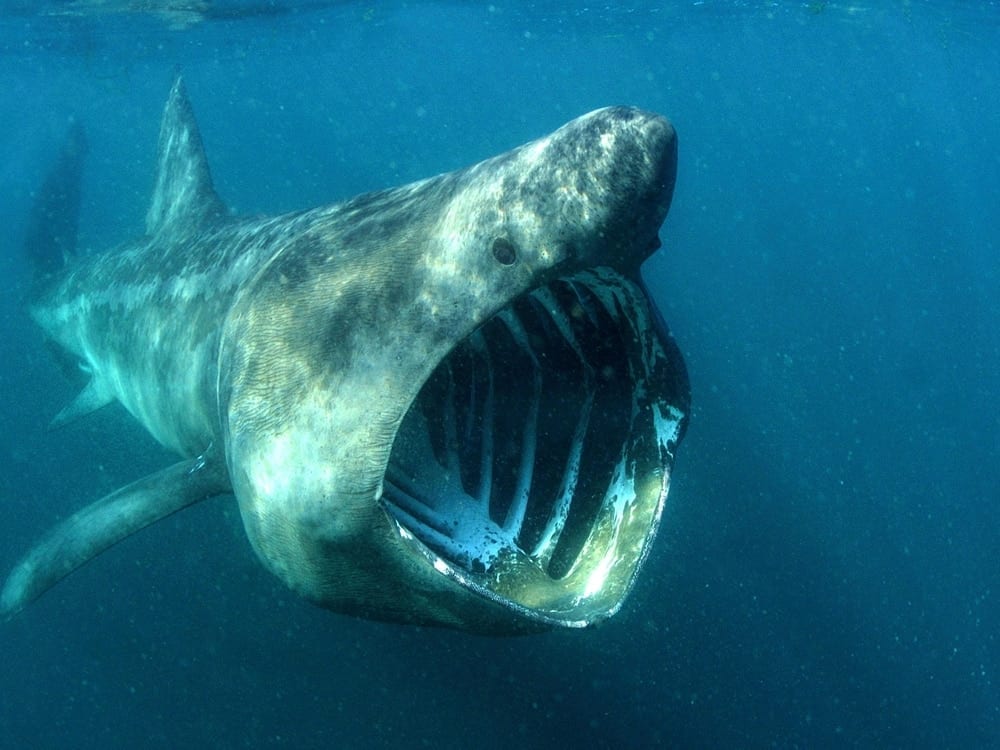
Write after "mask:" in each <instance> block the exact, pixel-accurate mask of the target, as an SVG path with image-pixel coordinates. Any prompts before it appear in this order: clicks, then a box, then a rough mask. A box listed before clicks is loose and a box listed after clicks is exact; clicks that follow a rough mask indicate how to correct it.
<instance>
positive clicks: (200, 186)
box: [146, 76, 226, 235]
mask: <svg viewBox="0 0 1000 750" xmlns="http://www.w3.org/2000/svg"><path fill="white" fill-rule="evenodd" d="M225 215H226V208H225V206H224V205H223V204H222V201H221V200H219V196H217V195H216V194H215V189H214V188H213V187H212V176H211V174H210V173H209V171H208V160H207V159H206V158H205V149H204V147H203V146H202V144H201V134H200V133H199V132H198V124H197V123H196V122H195V119H194V112H193V111H192V109H191V103H190V102H189V101H188V98H187V92H185V90H184V82H183V81H182V80H181V77H180V76H177V78H176V79H175V80H174V85H173V87H171V89H170V98H169V99H167V106H166V107H165V108H164V110H163V121H162V122H161V123H160V145H159V154H158V157H157V168H156V186H155V187H154V189H153V201H152V203H150V205H149V211H148V212H147V213H146V233H147V234H150V235H155V234H162V233H164V232H169V231H183V232H188V231H191V230H193V229H197V228H199V227H202V226H204V225H205V224H207V223H210V222H213V221H216V220H217V219H220V218H222V217H224V216H225Z"/></svg>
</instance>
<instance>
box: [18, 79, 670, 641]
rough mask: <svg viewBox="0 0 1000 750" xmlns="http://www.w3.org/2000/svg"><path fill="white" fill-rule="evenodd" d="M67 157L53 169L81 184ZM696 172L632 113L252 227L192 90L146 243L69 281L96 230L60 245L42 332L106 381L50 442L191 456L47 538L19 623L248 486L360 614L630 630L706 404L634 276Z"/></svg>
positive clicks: (258, 527) (269, 522)
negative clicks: (74, 428)
mask: <svg viewBox="0 0 1000 750" xmlns="http://www.w3.org/2000/svg"><path fill="white" fill-rule="evenodd" d="M73 138H74V139H75V140H74V142H75V143H76V144H77V147H75V148H69V149H67V151H66V152H64V154H63V157H62V163H61V165H60V166H57V169H56V170H55V171H54V174H70V173H73V172H74V171H76V172H79V170H78V169H76V170H74V169H73V168H72V166H73V165H75V164H76V162H73V164H71V165H70V166H67V164H66V163H65V162H66V160H67V159H82V152H83V151H84V150H85V149H83V148H82V147H80V145H79V144H81V143H82V137H81V136H80V135H79V133H77V134H76V135H74V137H73ZM675 171H676V137H675V134H674V130H673V128H672V127H671V125H670V123H669V122H668V121H667V120H666V119H664V118H663V117H660V116H658V115H654V114H650V113H647V112H643V111H640V110H637V109H631V108H625V107H613V108H607V109H601V110H597V111H595V112H592V113H590V114H588V115H584V116H583V117H580V118H578V119H576V120H573V121H572V122H570V123H568V124H567V125H565V126H563V127H562V128H560V129H559V130H557V131H555V132H554V133H552V134H551V135H549V136H547V137H545V138H542V139H540V140H537V141H534V142H532V143H529V144H527V145H524V146H522V147H520V148H517V149H514V150H513V151H510V152H508V153H505V154H502V155H500V156H497V157H495V158H492V159H489V160H487V161H484V162H482V163H480V164H477V165H475V166H472V167H469V168H466V169H462V170H459V171H456V172H451V173H449V174H444V175H440V176H438V177H433V178H431V179H428V180H424V181H421V182H417V183H414V184H411V185H407V186H404V187H400V188H395V189H392V190H386V191H382V192H376V193H372V194H368V195H363V196H360V197H358V198H355V199H353V200H350V201H347V202H345V203H340V204H335V205H332V206H325V207H321V208H317V209H313V210H309V211H304V212H299V213H293V214H287V215H283V216H277V217H270V218H249V219H248V218H232V217H230V216H229V215H228V214H227V211H226V209H225V207H224V206H223V204H222V202H221V201H220V200H219V198H218V197H217V195H216V193H215V191H214V189H213V187H212V182H211V178H210V176H209V170H208V166H207V162H206V159H205V155H204V152H203V149H202V145H201V139H200V136H199V134H198V130H197V126H196V124H195V121H194V117H193V114H192V111H191V108H190V105H189V103H188V100H187V97H186V95H185V92H184V88H183V85H182V82H181V80H180V79H179V78H178V79H177V81H176V82H175V83H174V86H173V88H172V90H171V93H170V97H169V100H168V102H167V105H166V109H165V112H164V115H163V122H162V126H161V131H160V143H159V157H158V172H157V177H156V184H155V190H154V194H153V200H152V203H151V206H150V208H149V211H148V214H147V218H146V233H145V235H144V236H143V237H141V238H140V239H138V240H136V241H135V242H132V243H129V244H126V245H124V246H123V247H120V248H118V249H115V250H113V251H110V252H108V253H105V254H101V255H95V256H88V257H78V258H70V259H69V261H68V262H67V263H66V264H65V266H64V267H60V268H55V265H56V264H55V263H54V261H53V252H54V251H53V248H61V251H60V252H61V255H60V257H61V256H62V255H65V254H66V250H65V248H66V245H67V240H66V238H65V236H64V235H65V234H66V226H67V225H68V226H71V227H74V228H75V220H74V221H72V222H68V223H67V222H66V221H62V222H57V221H53V227H58V229H59V233H60V236H59V237H58V238H57V239H58V241H57V242H53V243H49V245H50V246H49V247H46V243H45V242H44V241H43V239H42V238H41V236H40V235H41V232H40V231H39V230H38V228H37V227H36V228H35V230H33V233H32V236H33V237H34V238H35V239H34V242H35V243H36V247H35V248H34V249H33V250H34V252H35V255H36V258H37V260H38V263H37V268H38V269H39V271H40V272H39V273H38V279H37V284H36V286H37V287H38V288H37V293H36V294H35V295H34V301H33V304H32V305H31V315H32V317H33V318H34V320H35V321H36V322H37V323H38V324H39V325H40V326H41V327H42V328H43V329H44V331H45V333H46V334H47V335H48V336H49V337H50V338H51V339H52V340H53V341H54V342H55V343H57V344H59V345H60V346H61V347H63V348H65V350H68V352H69V353H70V354H71V355H73V356H74V357H75V358H76V359H77V360H78V361H79V363H80V367H81V368H82V369H83V370H84V371H85V372H87V373H89V377H90V381H89V384H88V385H87V386H86V388H85V389H84V390H83V392H82V393H81V394H80V396H79V397H78V398H77V399H76V400H75V401H74V402H73V403H72V404H70V405H69V406H68V407H66V408H65V409H64V410H63V411H62V412H61V413H60V414H59V416H58V417H57V418H56V423H64V422H66V421H69V420H71V419H73V418H75V417H78V416H80V415H82V414H85V413H88V412H90V411H93V410H95V409H97V408H99V407H101V406H103V405H105V404H107V403H110V402H112V401H114V400H117V401H119V402H121V403H122V404H123V405H124V406H125V408H126V409H127V410H128V411H129V412H130V413H131V414H132V415H134V416H135V418H136V419H138V420H139V421H140V422H141V423H142V424H143V425H144V426H145V427H146V429H148V430H149V432H150V433H151V434H152V435H153V436H154V437H155V438H156V439H157V440H158V441H160V442H161V443H162V444H163V445H165V446H167V447H168V448H170V449H172V450H174V451H176V452H177V453H179V454H180V455H182V456H184V457H185V458H184V460H182V461H181V462H179V463H177V464H175V465H173V466H171V467H169V468H166V469H163V470H162V471H160V472H158V473H155V474H153V475H151V476H148V477H145V478H144V479H141V480H139V481H138V482H135V483H134V484H132V485H129V486H128V487H125V488H123V489H121V490H119V491H117V492H115V493H113V494H111V495H109V496H107V497H105V498H103V499H101V500H98V501H97V502H95V503H93V504H92V505H90V506H88V507H86V508H84V509H83V510H81V511H79V512H78V513H76V514H75V515H73V516H72V517H70V518H68V519H66V520H65V521H63V522H62V523H61V524H60V525H58V526H57V527H56V528H55V529H53V530H52V531H51V532H50V533H49V534H48V535H47V536H46V537H45V538H43V540H42V541H41V542H39V544H38V545H37V546H36V547H35V548H34V549H33V550H32V551H31V552H30V553H29V554H28V555H27V556H26V557H25V558H24V559H23V560H22V561H21V562H20V563H19V564H18V565H17V566H16V567H15V569H14V570H13V572H12V573H11V574H10V576H9V578H8V579H7V582H6V584H5V586H4V588H3V591H2V594H0V614H4V615H11V614H13V613H15V612H17V611H19V610H20V609H22V608H23V607H24V606H25V605H26V604H27V603H28V602H30V601H31V600H32V599H34V598H35V597H37V596H39V595H40V594H41V593H42V592H44V591H45V590H46V589H48V588H49V587H50V586H52V585H53V584H54V583H56V582H57V581H58V580H59V579H60V578H62V577H63V576H65V575H67V574H68V573H70V572H71V571H73V570H75V569H76V568H77V567H79V566H80V565H82V564H83V563H85V562H86V561H87V560H89V559H91V558H93V557H94V556H95V555H97V554H99V553H100V552H102V551H103V550H105V549H107V548H108V547H109V546H111V545H112V544H114V543H115V542H117V541H120V540H121V539H123V538H125V537H126V536H128V535H129V534H132V533H133V532H135V531H137V530H139V529H141V528H143V527H145V526H147V525H149V524H151V523H153V522H154V521H157V520H159V519H161V518H164V517H166V516H167V515H169V514H171V513H173V512H175V511H177V510H180V509H181V508H184V507H186V506H188V505H191V504H192V503H195V502H198V501H200V500H202V499H205V498H208V497H211V496H214V495H219V494H227V493H232V494H234V495H235V496H236V499H237V501H238V503H239V507H240V512H241V515H242V518H243V523H244V526H245V528H246V532H247V536H248V537H249V540H250V543H251V544H252V546H253V548H254V550H255V551H256V553H257V555H258V556H259V558H260V559H261V561H262V562H263V563H264V564H265V565H266V566H267V568H268V569H270V570H271V571H272V572H273V573H274V574H276V575H277V576H278V577H279V578H280V579H281V580H283V581H284V582H285V583H286V584H287V585H288V586H289V587H291V588H292V589H294V590H295V591H297V592H299V593H300V594H301V595H303V596H305V597H307V598H309V599H310V600H312V601H314V602H316V603H317V604H320V605H322V606H324V607H328V608H330V609H333V610H336V611H340V612H345V613H349V614H352V615H357V616H362V617H369V618H376V619H384V620H392V621H401V622H409V623H428V624H439V625H447V626H452V627H457V628H464V629H469V630H474V631H479V632H488V633H515V632H523V631H530V630H537V629H540V628H545V627H548V626H569V627H580V626H585V625H588V624H592V623H595V622H598V621H600V620H603V619H605V618H607V617H609V616H611V615H613V614H614V613H615V612H616V611H618V610H619V608H620V607H621V606H622V603H623V600H624V598H625V596H626V594H627V593H628V591H629V589H630V587H631V585H632V583H633V580H634V579H635V576H636V574H637V572H638V569H639V568H640V566H641V564H642V562H643V560H644V558H645V557H646V555H647V552H648V550H649V546H650V544H651V542H652V540H653V538H654V536H655V535H656V530H657V526H658V523H659V519H660V515H661V512H662V509H663V505H664V501H665V498H666V495H667V489H668V486H669V481H670V474H671V468H672V464H673V460H674V454H675V451H676V448H677V445H678V443H679V442H680V440H681V438H682V436H683V434H684V430H685V427H686V423H687V414H688V411H689V386H688V380H687V374H686V371H685V367H684V363H683V359H682V357H681V354H680V352H679V350H678V348H677V346H676V345H675V343H674V341H673V339H672V338H671V336H670V335H669V333H668V332H667V329H666V327H665V325H664V324H663V322H662V320H661V319H660V317H659V314H658V311H657V310H656V309H655V307H654V306H653V303H652V302H651V301H650V300H649V298H648V296H647V294H646V292H645V290H644V287H643V285H642V283H641V281H640V276H639V267H640V264H641V263H642V262H643V261H644V260H645V259H646V258H647V257H648V256H649V255H650V254H651V253H652V252H653V251H654V250H655V249H656V248H658V247H659V244H660V243H659V239H658V232H659V228H660V225H661V224H662V222H663V220H664V218H665V216H666V214H667V210H668V207H669V204H670V200H671V196H672V192H673V186H674V179H675ZM52 194H53V195H55V196H57V197H58V196H60V195H68V196H70V197H71V198H72V199H73V200H75V201H76V202H77V203H78V192H76V191H74V190H71V189H66V188H59V186H54V187H53V191H52ZM45 196H46V193H45V192H44V191H43V193H42V194H41V195H40V199H41V200H44V199H45ZM53 202H54V203H58V200H53ZM56 213H57V211H56V210H55V209H53V208H51V207H50V208H49V209H47V210H43V211H36V212H35V215H36V216H41V217H45V216H47V215H48V216H55V214H56ZM42 224H43V226H44V221H43V222H42Z"/></svg>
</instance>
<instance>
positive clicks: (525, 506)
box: [382, 268, 688, 626]
mask: <svg viewBox="0 0 1000 750" xmlns="http://www.w3.org/2000/svg"><path fill="white" fill-rule="evenodd" d="M654 316H655V312H654V311H653V310H652V309H651V307H650V303H649V302H648V301H647V300H646V298H645V295H644V294H643V292H642V291H641V290H640V289H639V287H638V286H637V285H636V284H635V283H633V282H631V281H629V280H627V279H625V278H624V277H622V276H621V275H619V274H617V273H615V272H614V271H611V270H610V269H606V268H599V269H595V270H591V271H587V272H583V273H579V274H576V275H574V276H571V277H568V278H563V279H557V280H555V281H552V282H550V283H549V284H547V285H546V286H544V287H541V288H539V289H536V290H534V291H532V292H530V293H528V294H525V295H523V296H521V297H519V298H517V299H516V300H514V301H513V302H512V303H511V304H510V305H508V306H507V307H506V308H504V309H503V310H502V311H501V312H500V313H498V314H497V315H496V316H494V317H493V318H492V319H490V320H489V321H488V322H487V323H485V324H484V325H483V326H481V327H480V328H479V329H478V330H477V331H476V332H475V333H473V334H472V335H471V336H469V337H468V338H466V339H465V340H464V341H462V342H461V343H460V344H459V345H458V346H456V347H455V349H454V350H453V351H452V352H451V353H450V354H449V356H448V357H446V358H445V359H444V360H443V361H442V362H441V363H440V365H439V366H438V367H437V369H436V370H435V371H434V373H433V374H432V375H431V377H430V378H429V379H428V380H427V382H426V383H425V384H424V386H423V388H422V389H421V391H420V393H419V395H418V396H417V398H416V399H415V400H414V402H413V404H412V405H411V407H410V409H409V411H408V412H407V414H406V416H405V418H404V420H403V423H402V425H401V427H400V429H399V432H398V434H397V437H396V440H395V442H394V444H393V449H392V454H391V457H390V461H389V466H388V469H387V472H386V477H385V483H384V493H383V498H382V502H383V505H384V507H385V508H386V510H387V511H388V512H389V514H390V515H391V516H392V517H393V518H394V519H395V521H396V524H397V528H398V531H399V533H400V534H401V535H402V536H403V537H404V538H405V539H408V540H410V541H411V542H412V543H413V544H414V545H416V546H417V547H418V548H419V550H420V551H421V552H422V553H423V554H424V555H425V556H426V558H427V561H428V564H430V565H433V566H434V568H436V569H437V570H438V572H439V573H441V574H442V575H445V576H448V577H450V578H452V579H453V580H455V581H456V582H457V583H459V584H460V585H462V586H464V587H466V588H468V589H471V590H472V591H475V592H476V593H478V594H480V595H482V596H484V597H486V598H487V599H488V600H491V601H493V602H495V603H498V604H501V605H502V606H504V607H506V608H507V609H510V610H513V611H514V612H515V613H517V614H520V615H522V616H524V617H526V618H528V619H530V620H535V621H538V622H540V623H544V624H558V625H566V626H584V625H587V624H590V623H592V622H595V621H598V620H601V619H604V618H606V617H608V616H610V615H612V614H614V613H615V612H616V611H617V610H618V609H619V608H620V606H621V604H622V601H623V599H624V597H625V595H626V594H627V592H628V590H629V588H630V587H631V584H632V581H633V579H634V576H635V573H636V571H637V569H638V567H639V566H640V564H641V562H642V560H643V559H644V557H645V555H646V552H647V550H648V545H649V542H650V541H651V540H652V538H653V536H654V535H655V532H656V527H657V524H658V521H659V517H660V513H661V511H662V508H663V501H664V499H665V497H666V492H667V488H668V485H669V478H670V471H671V465H672V463H673V456H674V451H675V449H676V446H677V443H678V442H679V441H680V438H681V436H682V434H683V429H684V425H685V422H686V418H687V415H686V411H687V399H688V394H687V378H686V374H685V372H684V365H683V361H682V360H681V358H680V354H679V352H678V351H677V349H676V347H675V346H674V345H673V343H672V341H671V340H670V339H669V336H668V335H666V334H665V332H661V331H660V330H659V329H658V327H657V325H656V324H655V321H654Z"/></svg>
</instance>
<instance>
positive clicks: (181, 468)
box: [0, 458, 230, 617]
mask: <svg viewBox="0 0 1000 750" xmlns="http://www.w3.org/2000/svg"><path fill="white" fill-rule="evenodd" d="M220 463H221V462H220ZM229 491H230V486H229V479H228V477H227V475H226V472H225V468H224V467H222V466H219V465H217V464H215V463H214V462H209V463H206V462H205V460H204V459H200V458H199V459H192V460H188V461H181V462H180V463H177V464H174V465H173V466H170V467H169V468H166V469H163V470H162V471H158V472H156V473H155V474H150V475H149V476H147V477H144V478H143V479H140V480H139V481H137V482H133V483H132V484H130V485H128V486H127V487H123V488H122V489H120V490H118V491H117V492H112V493H111V494H110V495H107V496H105V497H103V498H101V499H100V500H98V501H97V502H95V503H92V504H91V505H88V506H87V507H86V508H84V509H83V510H80V511H78V512H77V513H74V514H73V515H72V516H70V517H69V518H67V519H66V520H64V521H63V522H62V523H60V524H59V525H58V526H56V527H55V528H54V529H52V530H51V531H50V532H49V533H48V534H47V535H46V536H45V537H43V538H42V540H41V541H40V542H39V543H38V544H37V545H36V546H35V548H34V549H33V550H31V552H29V553H28V554H27V556H25V557H24V558H23V559H22V560H21V561H20V562H19V563H18V564H17V566H16V567H15V568H14V570H13V571H11V574H10V576H9V577H8V578H7V581H6V583H5V584H4V587H3V592H2V593H0V617H9V616H10V615H13V614H14V613H16V612H18V611H20V610H21V609H23V608H24V606H25V605H27V604H28V603H29V602H31V601H32V600H33V599H36V598H37V597H39V596H41V595H42V594H43V593H44V592H45V591H47V590H48V589H49V588H50V587H52V586H53V585H54V584H56V583H57V582H58V581H59V580H60V579H62V578H63V577H65V576H67V575H69V574H70V573H72V572H73V571H74V570H76V569H77V568H79V567H80V566H81V565H83V564H84V563H86V562H87V561H88V560H91V559H92V558H94V557H96V556H97V555H99V554H100V553H101V552H103V551H104V550H106V549H107V548H108V547H111V546H112V545H113V544H115V543H117V542H120V541H121V540H122V539H124V538H125V537H127V536H129V535H130V534H133V533H135V532H136V531H139V530H140V529H142V528H145V527H146V526H149V525H150V524H151V523H154V522H155V521H159V520H160V519H162V518H166V517H167V516H169V515H170V514H172V513H176V512H177V511H179V510H181V509H183V508H186V507H187V506H189V505H193V504H194V503H196V502H198V501H199V500H204V499H206V498H209V497H212V496H214V495H219V494H223V493H226V492H229Z"/></svg>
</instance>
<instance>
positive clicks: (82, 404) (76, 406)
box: [49, 376, 115, 429]
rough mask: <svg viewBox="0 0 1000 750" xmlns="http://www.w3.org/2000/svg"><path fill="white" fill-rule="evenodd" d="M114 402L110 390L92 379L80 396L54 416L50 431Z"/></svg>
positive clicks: (99, 380)
mask: <svg viewBox="0 0 1000 750" xmlns="http://www.w3.org/2000/svg"><path fill="white" fill-rule="evenodd" d="M114 400H115V397H114V395H113V394H112V393H111V389H110V388H107V387H106V386H105V385H104V382H103V381H102V380H101V379H100V378H98V377H96V376H95V377H92V378H91V379H90V382H89V383H87V387H86V388H84V389H83V390H82V391H80V394H79V395H78V396H77V397H76V398H75V399H73V402H72V403H70V404H67V405H66V407H65V408H63V410H62V411H61V412H59V413H58V414H56V416H55V418H54V419H53V420H52V424H50V425H49V427H50V428H51V429H56V428H58V427H62V426H63V425H66V424H69V423H70V422H72V421H73V420H74V419H76V418H77V417H82V416H83V415H85V414H90V413H91V412H92V411H97V410H98V409H100V408H102V407H104V406H107V405H108V404H110V403H111V402H112V401H114Z"/></svg>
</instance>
